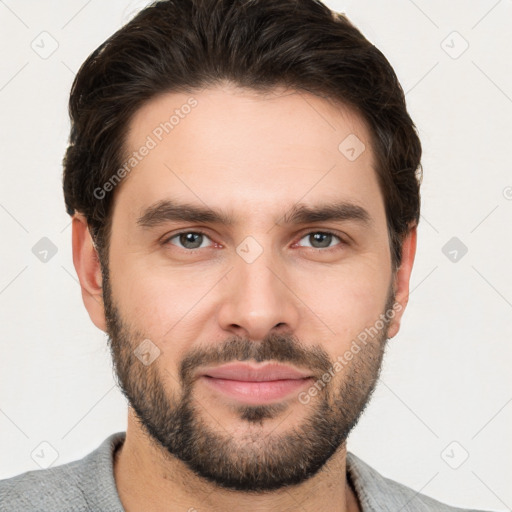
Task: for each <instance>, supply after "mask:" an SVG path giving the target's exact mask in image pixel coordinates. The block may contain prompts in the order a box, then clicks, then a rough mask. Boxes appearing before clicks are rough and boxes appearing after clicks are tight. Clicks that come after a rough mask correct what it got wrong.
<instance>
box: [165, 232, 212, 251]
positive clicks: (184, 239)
mask: <svg viewBox="0 0 512 512" xmlns="http://www.w3.org/2000/svg"><path fill="white" fill-rule="evenodd" d="M174 239H176V240H177V243H174V242H172V240H174ZM206 240H209V238H208V236H207V235H206V233H203V232H201V231H182V232H181V233H176V234H175V235H173V236H171V237H169V238H167V239H166V240H165V241H164V244H166V243H171V244H173V245H178V247H180V248H182V249H191V250H192V249H202V248H204V247H210V245H211V244H210V245H204V242H205V241H206ZM179 244H181V246H180V245H179Z"/></svg>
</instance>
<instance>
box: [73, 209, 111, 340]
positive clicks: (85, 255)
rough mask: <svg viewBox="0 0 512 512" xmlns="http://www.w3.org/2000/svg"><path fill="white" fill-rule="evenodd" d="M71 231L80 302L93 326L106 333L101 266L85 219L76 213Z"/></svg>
mask: <svg viewBox="0 0 512 512" xmlns="http://www.w3.org/2000/svg"><path fill="white" fill-rule="evenodd" d="M72 229H73V264H74V266H75V270H76V273H77V275H78V279H79V281H80V287H81V288H82V300H83V301H84V305H85V308H86V309H87V311H88V313H89V316H90V317H91V320H92V321H93V323H94V325H95V326H96V327H98V329H101V330H102V331H104V332H106V321H105V309H104V307H103V295H102V276H101V265H100V260H99V257H98V253H97V251H96V248H95V247H94V244H93V241H92V237H91V234H90V232H89V227H88V224H87V219H86V218H85V217H84V216H83V215H82V214H80V213H76V214H75V215H74V216H73V221H72Z"/></svg>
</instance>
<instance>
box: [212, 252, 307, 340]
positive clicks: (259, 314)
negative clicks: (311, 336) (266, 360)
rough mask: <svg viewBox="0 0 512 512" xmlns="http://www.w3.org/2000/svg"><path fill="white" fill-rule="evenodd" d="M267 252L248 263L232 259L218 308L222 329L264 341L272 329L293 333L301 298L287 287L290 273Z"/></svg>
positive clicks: (298, 314)
mask: <svg viewBox="0 0 512 512" xmlns="http://www.w3.org/2000/svg"><path fill="white" fill-rule="evenodd" d="M267 253H270V251H264V252H263V253H262V254H261V255H260V256H259V257H258V258H257V259H256V260H255V261H252V262H251V263H249V262H247V261H245V260H244V259H243V258H241V257H238V256H236V257H235V258H234V259H235V261H234V267H233V268H232V269H231V271H230V272H229V273H228V274H227V276H226V277H225V278H224V279H225V280H227V283H226V281H225V283H224V289H223V293H222V298H221V301H222V303H221V305H220V308H219V310H218V321H219V324H220V327H221V328H222V329H223V330H225V331H228V332H231V333H233V334H236V335H239V336H242V337H245V338H248V339H250V340H254V341H261V340H263V339H264V338H265V336H267V335H268V334H269V333H270V332H271V331H272V330H277V329H282V330H285V331H289V332H294V331H295V330H296V329H297V324H298V321H299V318H300V312H299V310H298V306H299V304H300V301H299V300H298V299H297V297H296V296H295V295H294V293H293V291H292V289H291V288H290V284H289V278H288V274H289V272H287V270H286V268H285V267H284V265H279V264H277V263H276V261H272V256H271V255H270V254H267Z"/></svg>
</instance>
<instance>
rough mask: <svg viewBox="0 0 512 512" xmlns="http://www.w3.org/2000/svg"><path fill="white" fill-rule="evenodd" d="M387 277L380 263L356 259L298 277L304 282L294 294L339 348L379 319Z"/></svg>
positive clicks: (384, 298)
mask: <svg viewBox="0 0 512 512" xmlns="http://www.w3.org/2000/svg"><path fill="white" fill-rule="evenodd" d="M390 279H391V273H390V272H389V273H385V272H383V270H382V268H380V265H372V264H371V263H369V262H364V263H363V262H359V263H357V264H356V263H355V264H352V265H347V266H345V267H342V266H338V267H336V268H334V267H333V268H326V269H324V270H323V271H320V272H318V273H317V274H316V275H315V277H314V279H312V278H311V276H309V277H308V278H307V279H306V278H305V277H304V276H303V277H302V278H300V277H297V282H302V283H303V284H302V285H301V286H300V287H299V291H297V295H298V296H299V297H301V299H302V300H303V301H304V302H305V304H307V306H308V307H309V308H310V309H311V310H312V311H313V313H315V315H316V317H317V318H318V317H320V319H321V320H322V321H323V322H324V323H325V325H326V326H328V327H329V329H328V333H329V335H331V336H332V337H334V338H335V339H336V340H337V341H336V344H337V345H339V349H340V350H341V349H342V348H343V347H344V346H345V345H348V344H349V343H350V341H351V340H352V339H354V338H355V337H357V335H358V334H359V333H360V332H361V331H363V330H364V329H365V328H366V327H369V326H372V325H374V324H375V322H376V321H377V320H378V319H379V317H380V314H381V313H382V312H383V310H384V307H385V304H386V299H387V295H388V287H389V284H390ZM305 283H310V284H305ZM332 331H334V333H335V334H333V332H332Z"/></svg>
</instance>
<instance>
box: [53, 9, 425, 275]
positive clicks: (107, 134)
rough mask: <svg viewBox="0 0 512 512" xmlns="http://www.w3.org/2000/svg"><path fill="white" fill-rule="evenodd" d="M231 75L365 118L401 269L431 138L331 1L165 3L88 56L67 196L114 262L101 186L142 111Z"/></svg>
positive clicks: (383, 63)
mask: <svg viewBox="0 0 512 512" xmlns="http://www.w3.org/2000/svg"><path fill="white" fill-rule="evenodd" d="M226 81H228V82H231V83H234V84H235V85H237V86H240V87H242V88H249V89H253V90H255V91H261V92H265V91H267V92H268V91H272V90H273V89H275V88H277V87H283V86H284V87H285V88H289V89H296V90H303V91H306V92H310V93H312V94H315V95H317V96H320V97H325V98H329V99H332V100H335V101H338V102H340V103H341V104H344V105H348V106H350V107H352V108H354V109H355V111H356V112H358V113H359V114H360V115H361V116H362V118H363V119H364V120H365V121H366V124H367V125H368V126H369V128H370V132H371V138H372V148H373V150H374V154H375V156H376V161H377V162H376V163H377V174H378V179H379V185H380V188H381V191H382V194H383V197H384V202H385V207H386V218H387V224H388V233H389V239H390V246H391V258H392V264H393V268H394V269H397V268H398V267H399V266H400V263H401V247H402V241H403V237H404V236H405V235H406V234H407V233H408V232H409V230H410V228H411V227H412V226H413V225H416V224H417V223H418V222H419V214H420V194H419V188H420V183H421V171H422V169H421V164H420V159H421V144H420V140H419V137H418V135H417V133H416V129H415V126H414V124H413V122H412V120H411V118H410V116H409V114H408V112H407V110H406V104H405V95H404V92H403V90H402V88H401V86H400V83H399V82H398V79H397V77H396V74H395V73H394V71H393V68H392V67H391V65H390V63H389V62H388V61H387V59H386V58H385V57H384V55H383V54H382V53H381V52H380V51H379V50H378V49H377V48H376V47H375V46H374V45H373V44H372V43H370V42H369V41H368V40H367V39H366V38H365V37H364V36H363V35H362V34H361V32H360V31H359V30H358V29H357V28H356V27H354V26H353V25H352V23H351V22H350V21H349V20H348V19H347V17H346V16H345V15H344V14H340V13H336V12H333V11H331V10H330V9H329V8H328V7H327V6H325V5H324V4H323V3H322V2H320V1H319V0H278V1H268V0H160V1H157V2H153V3H151V4H150V5H149V6H147V7H146V8H144V9H143V10H142V11H140V12H139V13H138V14H137V15H136V16H135V18H133V19H132V20H131V21H130V22H129V23H127V24H126V25H124V26H123V27H122V28H121V29H119V30H118V31H117V32H116V33H115V34H113V35H112V36H111V37H109V38H108V39H107V40H106V41H105V42H104V43H102V44H101V45H100V46H99V47H98V48H97V49H96V50H95V51H94V52H93V53H92V54H91V55H90V56H89V57H88V58H87V60H86V61H85V62H84V63H83V64H82V66H81V68H80V70H79V71H78V73H77V75H76V77H75V80H74V82H73V86H72V89H71V94H70V100H69V114H70V118H71V133H70V139H69V146H68V148H67V150H66V154H65V156H64V159H63V165H64V175H63V187H64V197H65V202H66V208H67V212H68V213H69V214H70V215H73V214H74V213H75V212H80V213H82V214H83V215H85V217H86V219H87V222H88V225H89V227H90V228H91V232H92V234H93V236H94V238H95V242H96V244H97V247H98V250H99V252H100V258H101V259H103V261H104V262H105V264H106V262H107V261H108V258H107V257H106V255H108V246H109V238H110V227H111V217H112V215H111V213H112V203H113V192H110V193H108V194H106V195H105V197H103V198H102V199H98V198H97V196H96V195H95V193H94V191H95V190H97V188H98V187H102V185H103V184H104V183H106V182H107V181H108V180H109V179H110V178H111V176H112V175H113V174H114V173H115V172H116V171H117V170H118V169H119V167H120V166H121V165H122V161H123V156H124V155H125V152H126V148H125V139H126V134H127V130H128V126H129V122H130V120H131V118H132V117H133V115H134V114H135V112H136V111H137V110H138V109H139V108H140V107H141V106H142V105H143V104H145V103H146V102H148V101H149V100H150V99H151V98H154V97H155V96H156V95H158V94H162V93H165V92H192V91H194V90H198V89H203V88H205V87H208V86H214V85H217V84H220V83H223V82H226ZM340 142H341V141H340ZM102 255H103V258H102Z"/></svg>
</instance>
